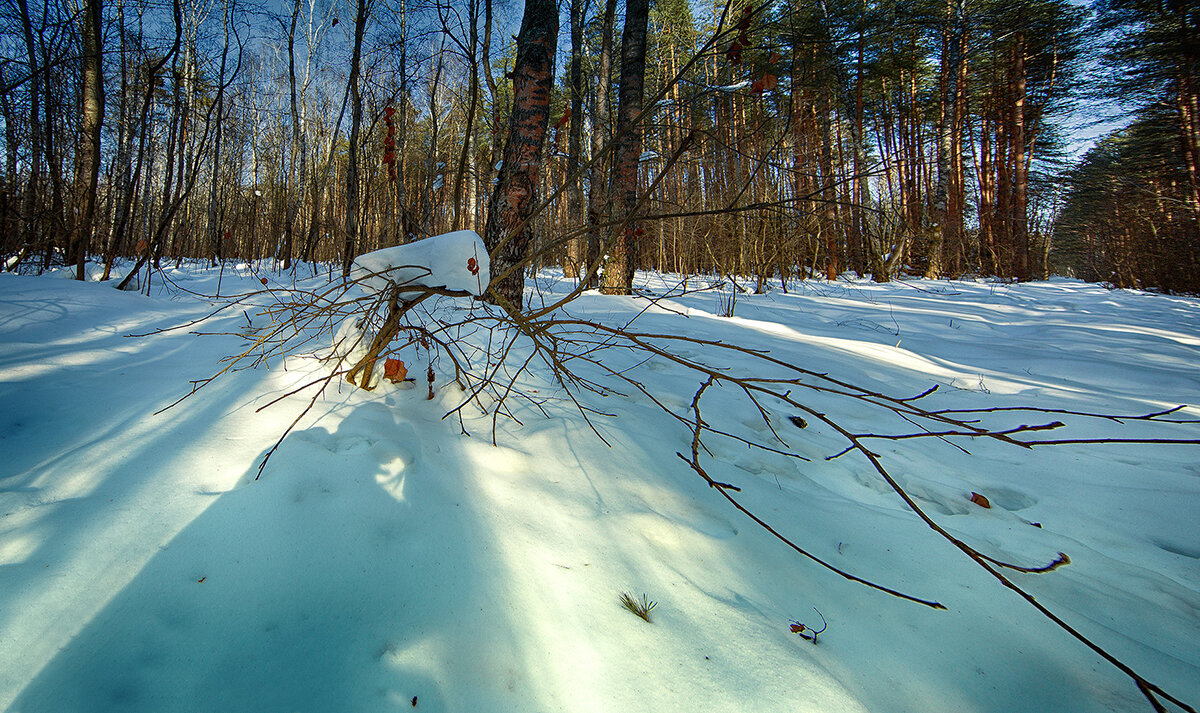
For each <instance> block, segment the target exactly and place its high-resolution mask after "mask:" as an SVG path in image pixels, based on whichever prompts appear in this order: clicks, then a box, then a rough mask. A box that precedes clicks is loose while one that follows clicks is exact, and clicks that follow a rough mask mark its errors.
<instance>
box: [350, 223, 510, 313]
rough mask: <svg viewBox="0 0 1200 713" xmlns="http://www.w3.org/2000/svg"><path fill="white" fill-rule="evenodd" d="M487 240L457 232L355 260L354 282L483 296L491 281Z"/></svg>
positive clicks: (470, 232) (375, 287) (370, 286)
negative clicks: (433, 288) (444, 289)
mask: <svg viewBox="0 0 1200 713" xmlns="http://www.w3.org/2000/svg"><path fill="white" fill-rule="evenodd" d="M489 268H490V262H489V260H488V252H487V249H485V248H484V247H483V239H482V238H480V237H479V235H478V234H477V233H476V232H475V231H474V230H456V231H454V232H453V233H445V234H444V235H435V236H433V237H431V238H425V239H424V240H416V241H414V242H411V243H406V244H404V245H397V246H395V247H391V248H384V249H382V250H376V251H374V252H369V253H366V254H365V255H359V256H358V257H356V258H354V267H353V268H352V270H351V272H350V278H351V279H352V280H357V281H358V282H359V284H361V285H363V287H364V288H366V289H368V290H374V291H376V292H382V291H384V290H385V289H387V287H388V286H389V285H390V284H396V285H401V286H404V287H415V286H421V287H444V288H446V289H448V290H457V291H461V292H467V293H469V294H472V295H475V296H477V297H479V296H482V295H483V292H484V290H486V289H487V286H488V282H489V281H490V280H491V277H490V276H489V275H490V269H489Z"/></svg>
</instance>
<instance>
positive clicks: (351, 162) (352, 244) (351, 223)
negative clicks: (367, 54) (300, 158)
mask: <svg viewBox="0 0 1200 713" xmlns="http://www.w3.org/2000/svg"><path fill="white" fill-rule="evenodd" d="M357 7H358V9H357V10H356V11H355V15H354V51H353V52H352V53H351V55H350V79H349V88H350V146H349V154H350V155H349V157H348V160H347V162H346V237H345V247H344V250H343V253H344V254H343V262H342V277H346V278H348V277H350V264H351V263H352V262H354V256H355V250H356V246H357V244H358V228H359V225H358V204H359V200H358V142H359V135H360V134H361V133H362V113H363V106H362V89H361V88H360V87H359V86H358V76H359V71H360V68H361V65H362V44H363V34H364V33H365V31H366V29H367V16H368V15H369V12H368V9H367V0H358V5H357Z"/></svg>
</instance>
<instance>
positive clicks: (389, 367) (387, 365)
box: [383, 358, 408, 384]
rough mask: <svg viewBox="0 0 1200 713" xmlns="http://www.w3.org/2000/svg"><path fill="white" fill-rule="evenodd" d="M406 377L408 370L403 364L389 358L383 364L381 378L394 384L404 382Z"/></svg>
mask: <svg viewBox="0 0 1200 713" xmlns="http://www.w3.org/2000/svg"><path fill="white" fill-rule="evenodd" d="M407 377H408V369H406V368H404V362H402V361H400V360H399V359H391V358H389V359H388V360H387V361H385V362H383V378H385V379H387V380H388V381H390V382H392V383H393V384H395V383H397V382H400V381H404V380H405V379H406V378H407Z"/></svg>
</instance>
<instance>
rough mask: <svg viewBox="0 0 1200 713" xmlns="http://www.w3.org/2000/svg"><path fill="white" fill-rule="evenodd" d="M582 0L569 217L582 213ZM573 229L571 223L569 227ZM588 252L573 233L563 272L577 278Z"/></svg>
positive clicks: (576, 0) (576, 7)
mask: <svg viewBox="0 0 1200 713" xmlns="http://www.w3.org/2000/svg"><path fill="white" fill-rule="evenodd" d="M583 21H584V2H583V0H571V66H570V68H569V70H568V81H569V83H570V87H571V118H570V123H569V125H568V129H569V132H570V133H569V135H568V138H567V174H568V175H569V176H571V187H570V189H569V190H568V192H567V200H568V201H570V203H569V205H570V215H571V217H572V219H575V218H578V217H579V216H581V215H583V177H582V176H580V175H578V171H579V167H580V156H581V155H582V153H583ZM568 229H569V230H571V231H572V232H573V231H574V230H575V227H574V226H569V227H568ZM586 255H587V242H586V238H585V237H584V236H583V235H577V236H576V235H573V236H572V237H571V239H570V241H569V242H568V243H567V259H566V261H565V262H564V263H563V274H564V275H566V276H567V277H571V278H574V277H578V276H579V275H580V274H581V273H586V272H587V268H586V267H583V262H584V259H585V257H586Z"/></svg>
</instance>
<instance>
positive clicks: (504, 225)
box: [484, 0, 558, 310]
mask: <svg viewBox="0 0 1200 713" xmlns="http://www.w3.org/2000/svg"><path fill="white" fill-rule="evenodd" d="M557 41H558V8H557V5H556V3H555V2H554V0H527V2H526V3H525V16H524V18H523V19H522V21H521V32H520V34H519V35H518V36H517V57H516V63H515V65H514V66H513V72H512V78H513V93H512V96H513V106H512V114H511V116H510V118H509V123H508V140H507V141H506V142H505V145H504V162H503V164H502V165H501V167H500V180H499V183H497V185H496V188H495V190H494V191H493V192H492V197H491V200H490V201H489V203H488V218H487V226H486V228H485V229H484V244H485V245H486V246H487V249H488V253H489V254H490V257H491V264H492V285H491V289H490V292H491V293H492V294H491V299H492V300H494V301H495V302H498V303H499V304H501V305H502V306H504V307H505V308H506V309H510V310H520V309H522V307H523V302H522V296H523V292H524V290H525V267H526V263H527V262H528V259H529V257H530V254H529V253H530V247H531V245H532V243H533V240H532V238H533V228H532V226H531V225H530V224H529V219H530V217H531V216H532V215H533V209H534V206H535V205H536V204H537V186H538V173H539V168H540V167H541V160H542V155H541V154H542V144H543V142H544V141H545V138H546V126H547V125H548V124H549V122H550V93H551V91H552V89H553V87H554V49H555V44H556V42H557Z"/></svg>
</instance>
